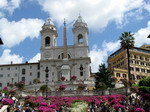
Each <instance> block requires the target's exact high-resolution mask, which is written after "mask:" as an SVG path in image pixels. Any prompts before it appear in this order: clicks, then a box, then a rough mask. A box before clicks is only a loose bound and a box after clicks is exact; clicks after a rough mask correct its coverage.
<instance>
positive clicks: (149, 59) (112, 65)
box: [108, 45, 150, 81]
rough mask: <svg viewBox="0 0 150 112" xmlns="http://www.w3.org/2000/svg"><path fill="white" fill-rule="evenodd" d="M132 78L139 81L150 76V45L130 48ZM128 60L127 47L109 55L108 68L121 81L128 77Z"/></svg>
mask: <svg viewBox="0 0 150 112" xmlns="http://www.w3.org/2000/svg"><path fill="white" fill-rule="evenodd" d="M129 54H130V57H129V59H130V73H131V79H132V80H134V81H138V80H140V79H141V78H144V77H146V76H150V45H143V46H141V47H139V48H137V47H133V48H132V49H129ZM127 64H128V61H127V51H126V49H123V48H120V49H119V50H117V51H116V52H114V53H113V54H111V55H110V56H109V57H108V69H109V71H111V72H112V73H113V74H114V76H115V77H116V78H117V79H118V81H120V80H121V79H129V78H128V66H127Z"/></svg>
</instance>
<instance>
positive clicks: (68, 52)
mask: <svg viewBox="0 0 150 112" xmlns="http://www.w3.org/2000/svg"><path fill="white" fill-rule="evenodd" d="M72 31H73V38H74V44H73V45H68V44H67V35H66V32H67V28H66V23H65V21H64V28H63V46H57V45H56V43H57V42H56V41H57V37H58V33H57V29H56V26H55V25H54V24H53V23H52V22H51V20H50V19H49V18H48V19H47V21H46V22H45V23H44V25H43V26H42V30H41V49H40V52H41V58H40V60H39V62H37V63H28V62H26V63H22V64H13V63H11V64H7V65H0V87H2V88H3V87H5V86H9V85H10V84H11V83H13V84H15V83H17V82H19V81H24V82H25V85H32V84H33V80H34V79H38V80H39V81H40V82H41V83H45V81H48V83H49V85H50V88H51V89H52V90H55V89H56V88H58V86H59V84H60V83H61V82H62V78H64V79H63V82H71V78H72V77H73V76H75V77H76V83H77V84H78V83H81V82H82V83H83V84H87V85H90V86H91V84H92V85H93V80H91V77H90V74H91V73H90V63H91V60H90V57H89V56H88V52H89V50H88V27H87V23H86V22H85V21H84V20H83V19H82V17H81V16H79V17H78V19H77V20H76V21H75V23H74V24H73V28H72ZM58 82H59V84H58ZM67 84H68V83H67ZM52 85H53V86H52ZM70 89H71V87H70Z"/></svg>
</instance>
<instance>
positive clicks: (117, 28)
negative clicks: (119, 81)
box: [0, 0, 150, 72]
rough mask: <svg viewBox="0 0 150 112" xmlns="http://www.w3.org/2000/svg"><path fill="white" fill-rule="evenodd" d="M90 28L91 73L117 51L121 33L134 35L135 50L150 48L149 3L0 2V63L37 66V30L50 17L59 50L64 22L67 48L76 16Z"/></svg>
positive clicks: (130, 0) (134, 0)
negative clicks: (65, 23)
mask: <svg viewBox="0 0 150 112" xmlns="http://www.w3.org/2000/svg"><path fill="white" fill-rule="evenodd" d="M79 12H80V15H81V16H82V18H83V19H84V20H85V21H86V23H87V24H88V28H89V50H90V52H89V56H90V57H91V61H92V63H91V67H92V71H93V72H96V71H97V69H98V65H99V64H101V63H107V57H108V56H109V55H110V54H111V53H113V52H114V51H115V50H117V49H118V48H119V47H120V43H119V41H118V38H119V36H120V35H121V33H122V32H125V31H131V32H133V33H134V34H135V35H134V37H135V46H137V47H139V46H141V45H143V44H150V39H147V38H146V37H147V36H148V34H150V1H149V0H121V1H120V0H0V37H1V38H2V39H3V42H4V45H3V46H0V63H1V64H9V63H10V62H11V61H13V63H23V62H25V61H29V62H37V61H38V60H39V59H40V41H41V36H40V30H41V26H42V25H43V23H44V22H45V21H46V19H47V17H48V16H49V17H50V18H51V19H52V21H53V22H54V24H55V25H56V27H57V31H58V40H57V45H58V46H62V44H63V42H62V38H63V37H62V36H63V35H62V33H63V32H62V30H63V19H64V18H66V21H67V38H68V44H69V45H71V44H73V34H72V25H73V23H74V21H75V20H76V19H77V17H78V15H79Z"/></svg>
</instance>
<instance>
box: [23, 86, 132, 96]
mask: <svg viewBox="0 0 150 112" xmlns="http://www.w3.org/2000/svg"><path fill="white" fill-rule="evenodd" d="M127 92H128V93H129V92H130V91H129V89H128V91H127ZM24 94H26V95H31V94H32V95H38V96H39V95H42V93H41V92H34V93H26V92H24ZM47 94H48V96H100V95H111V94H123V95H126V88H118V89H107V90H101V91H99V90H64V91H51V92H48V93H47ZM45 95H46V93H44V94H43V96H45Z"/></svg>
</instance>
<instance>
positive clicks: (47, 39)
mask: <svg viewBox="0 0 150 112" xmlns="http://www.w3.org/2000/svg"><path fill="white" fill-rule="evenodd" d="M45 46H46V47H47V46H50V37H46V38H45Z"/></svg>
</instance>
